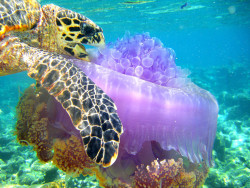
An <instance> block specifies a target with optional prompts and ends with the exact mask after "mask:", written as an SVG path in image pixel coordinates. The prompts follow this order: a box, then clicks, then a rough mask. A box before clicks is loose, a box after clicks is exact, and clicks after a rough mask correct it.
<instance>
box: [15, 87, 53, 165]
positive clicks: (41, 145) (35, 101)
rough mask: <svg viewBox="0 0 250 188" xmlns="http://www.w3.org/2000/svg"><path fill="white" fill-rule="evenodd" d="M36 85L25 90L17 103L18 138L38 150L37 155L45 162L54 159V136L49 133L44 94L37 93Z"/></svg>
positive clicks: (22, 142)
mask: <svg viewBox="0 0 250 188" xmlns="http://www.w3.org/2000/svg"><path fill="white" fill-rule="evenodd" d="M35 93H36V92H35V89H34V87H29V88H28V89H26V90H25V92H24V94H23V96H22V97H21V99H20V101H19V103H18V105H17V119H18V121H17V125H16V135H17V140H18V141H19V142H20V143H21V144H24V145H27V144H30V145H32V146H34V150H35V151H37V157H38V158H39V159H40V160H41V161H44V162H47V161H49V160H51V159H52V156H53V153H52V144H53V143H52V141H53V140H52V138H51V137H50V135H49V131H48V126H49V120H48V117H47V116H48V115H47V110H46V101H45V99H43V97H42V96H43V95H39V94H35Z"/></svg>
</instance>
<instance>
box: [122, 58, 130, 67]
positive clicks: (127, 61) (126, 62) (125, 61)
mask: <svg viewBox="0 0 250 188" xmlns="http://www.w3.org/2000/svg"><path fill="white" fill-rule="evenodd" d="M120 63H121V66H122V67H123V68H124V69H126V68H128V67H130V65H131V63H130V61H129V59H125V58H121V60H120Z"/></svg>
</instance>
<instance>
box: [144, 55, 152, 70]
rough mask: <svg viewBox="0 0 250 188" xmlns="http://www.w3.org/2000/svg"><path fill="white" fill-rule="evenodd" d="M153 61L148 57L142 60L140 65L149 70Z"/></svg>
mask: <svg viewBox="0 0 250 188" xmlns="http://www.w3.org/2000/svg"><path fill="white" fill-rule="evenodd" d="M153 63H154V60H153V59H152V58H150V57H146V58H143V59H142V65H143V66H144V67H146V68H149V67H151V66H152V65H153Z"/></svg>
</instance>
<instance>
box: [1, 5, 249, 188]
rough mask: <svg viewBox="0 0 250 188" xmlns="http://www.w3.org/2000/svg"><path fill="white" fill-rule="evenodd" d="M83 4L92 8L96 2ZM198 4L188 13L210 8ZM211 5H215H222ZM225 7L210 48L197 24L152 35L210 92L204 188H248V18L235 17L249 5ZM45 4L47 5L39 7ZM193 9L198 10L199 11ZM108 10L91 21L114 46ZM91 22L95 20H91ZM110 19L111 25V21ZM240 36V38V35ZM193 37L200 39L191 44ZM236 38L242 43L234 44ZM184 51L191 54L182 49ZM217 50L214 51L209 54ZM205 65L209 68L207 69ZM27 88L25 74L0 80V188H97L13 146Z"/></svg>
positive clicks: (91, 180)
mask: <svg viewBox="0 0 250 188" xmlns="http://www.w3.org/2000/svg"><path fill="white" fill-rule="evenodd" d="M86 2H92V3H95V1H86ZM105 2H106V1H103V4H104V3H105ZM121 2H123V3H124V2H128V1H120V3H121ZM133 2H135V1H133ZM141 2H142V1H141ZM152 2H154V1H152ZM161 2H162V1H161ZM197 2H198V1H191V5H189V6H190V7H187V8H189V9H190V11H192V9H191V8H192V6H193V7H195V6H196V8H197V6H198V5H200V6H208V5H207V4H209V2H210V1H205V2H206V3H204V4H202V2H199V3H197ZM214 2H216V3H218V2H221V1H214ZM229 2H230V3H231V4H227V7H226V11H225V12H227V13H228V11H229V13H228V14H226V15H225V14H224V13H223V14H218V15H213V16H214V18H216V22H215V23H214V25H213V24H211V25H212V26H210V27H209V28H207V30H206V31H204V33H206V34H207V33H209V31H211V29H212V31H213V32H215V33H212V34H214V38H213V41H212V42H213V44H210V43H209V41H207V43H206V40H205V39H204V34H202V33H201V31H200V30H201V29H204V28H205V26H204V25H202V24H201V25H202V26H201V28H199V29H200V30H199V29H198V30H197V29H193V31H190V30H191V29H192V27H191V28H190V30H189V32H188V33H187V35H185V32H187V30H185V29H184V30H183V28H181V27H179V26H182V27H184V28H185V25H181V24H180V25H179V26H178V27H179V30H178V31H177V32H175V31H174V30H170V31H169V33H172V36H173V37H175V38H173V37H172V38H171V35H170V34H169V35H167V36H165V38H164V37H162V36H163V34H162V33H160V34H159V36H158V35H157V34H156V33H157V32H156V31H152V32H151V33H153V36H156V37H158V38H161V37H162V40H163V42H164V43H166V42H168V43H167V44H168V45H167V46H170V47H172V48H174V50H175V51H176V52H177V57H178V58H179V59H178V60H177V64H178V63H179V64H178V65H180V66H181V67H182V68H189V69H190V71H191V72H192V74H191V75H190V76H189V77H190V78H191V79H192V81H193V82H194V83H196V84H197V85H198V86H200V87H202V88H204V89H206V90H209V91H210V92H211V93H212V94H213V95H214V96H215V97H216V99H217V100H218V103H219V107H220V111H219V117H218V129H217V135H216V140H215V144H214V150H213V159H214V166H213V167H212V168H211V169H210V173H209V177H208V178H207V180H206V182H205V185H204V186H205V187H211V188H213V187H250V169H249V168H250V128H249V126H250V78H249V77H250V59H249V43H247V42H246V41H250V37H249V33H248V31H250V29H249V28H250V27H249V22H247V21H246V20H247V19H246V17H247V18H249V15H245V14H249V12H247V11H246V9H245V12H244V11H240V10H241V9H240V7H246V6H247V5H248V6H249V2H247V1H241V2H239V1H228V2H227V3H229ZM45 3H47V2H44V3H43V4H45ZM54 3H55V2H54ZM60 3H61V4H62V5H64V4H65V2H64V1H60V2H58V4H59V5H61V4H60ZM189 3H190V2H189ZM211 3H212V2H211ZM240 3H243V5H242V6H241V4H240ZM173 4H174V3H173ZM173 4H171V6H174V5H173ZM146 5H147V6H150V5H151V4H150V3H147V4H146ZM194 5H195V6H194ZM244 5H245V6H244ZM103 6H105V5H103ZM126 6H127V5H126ZM129 6H138V4H130V5H129ZM166 6H167V5H166ZM178 6H179V4H178ZM230 6H235V7H236V8H238V7H239V8H238V9H236V13H238V15H237V16H238V18H233V19H236V20H233V19H232V20H233V21H232V20H230V21H231V22H230V21H229V19H227V16H228V15H230V14H234V16H235V14H236V13H233V12H230V11H233V10H231V9H232V7H231V9H229V8H230ZM72 7H73V9H77V8H75V7H74V6H73V5H72ZM68 8H70V7H68ZM111 8H112V7H111ZM135 8H136V7H135ZM141 9H142V8H140V10H141ZM145 9H146V8H145ZM197 9H199V7H198V8H197ZM111 10H112V9H106V8H103V9H102V10H96V11H95V13H96V12H97V15H96V17H98V16H99V18H98V21H99V25H101V26H102V27H103V28H105V29H106V31H109V33H108V34H107V39H108V41H112V40H114V38H112V37H117V36H120V37H121V36H122V35H123V34H124V32H122V31H121V32H120V33H119V32H118V31H116V33H115V34H114V36H111V34H110V29H111V28H112V27H110V25H109V24H110V23H109V21H108V17H105V23H102V22H101V15H102V14H101V13H102V11H103V12H104V13H105V11H106V12H107V11H109V12H110V11H111ZM171 10H172V9H171ZM171 10H170V9H169V11H165V12H164V11H163V9H160V8H159V9H157V10H155V12H154V11H151V13H154V14H160V15H163V14H167V13H171ZM223 10H224V9H223ZM238 10H239V11H238ZM247 10H249V9H247ZM98 11H99V12H98ZM157 11H158V12H157ZM237 11H238V12H237ZM93 12H94V11H93ZM93 12H91V11H89V12H87V13H88V14H89V16H90V17H91V16H92V13H93ZM178 12H179V10H178ZM171 16H173V15H171ZM189 16H190V15H189ZM216 16H221V17H222V18H220V17H218V18H217V17H216ZM92 17H93V16H92ZM224 17H225V19H224V20H223V21H221V22H220V24H227V26H228V25H229V26H230V27H231V26H233V27H234V28H236V29H235V31H236V30H237V32H238V33H237V32H233V31H232V30H231V32H232V33H225V38H223V37H222V35H223V32H222V34H221V33H216V32H217V31H218V32H220V31H222V30H223V29H221V25H218V23H217V22H218V19H223V18H224ZM92 19H93V20H95V19H94V18H92ZM110 19H112V17H111V18H110ZM237 19H239V21H241V22H242V23H243V22H245V24H242V25H240V27H243V28H245V29H246V30H245V29H244V30H239V29H238V27H237V26H236V27H235V22H236V21H237ZM176 20H177V21H176V22H177V23H176V24H178V19H176ZM179 21H180V20H179ZM184 21H186V20H184ZM110 22H111V21H110ZM111 23H112V22H111ZM114 23H115V21H114ZM128 23H129V22H128ZM102 24H103V25H102ZM193 27H195V24H193ZM105 29H104V32H105ZM120 29H121V30H122V29H123V28H121V27H120ZM128 29H131V28H128ZM148 30H150V28H148ZM146 31H147V30H146ZM241 31H242V33H240V32H241ZM243 31H244V32H243ZM246 31H247V32H246ZM138 32H140V29H139V30H138V31H137V33H138ZM197 32H198V33H199V34H200V36H197V38H195V35H196V33H197ZM106 33H107V32H106ZM121 33H122V34H121ZM178 34H179V35H178ZM236 35H237V37H242V38H237V37H236ZM160 36H161V37H160ZM190 36H192V37H193V38H192V40H199V39H204V41H203V42H201V43H195V44H193V43H192V40H191V39H190V38H191V37H190ZM226 36H229V37H226ZM210 37H211V36H210ZM216 37H217V38H216ZM178 39H179V40H178ZM234 39H236V40H234ZM183 40H185V41H184V44H183V45H184V46H183V47H182V48H181V47H180V46H181V44H180V43H181V41H183ZM207 40H209V39H207ZM225 41H227V42H228V44H224V45H225V46H223V44H222V43H223V42H225ZM210 42H211V41H210ZM216 42H218V44H217V45H215V44H214V43H216ZM244 42H246V43H244ZM177 44H179V45H177ZM188 44H190V45H188ZM197 44H199V45H200V46H199V48H196V47H195V46H197ZM185 45H186V46H189V47H190V48H186V46H185ZM209 45H210V46H211V45H212V46H213V49H210V48H209V47H208V46H209ZM216 46H217V49H214V48H215V47H216ZM224 47H225V48H226V47H227V48H226V49H225V48H224ZM223 48H224V49H223ZM204 51H207V53H208V54H209V55H208V54H207V53H203V52H204ZM235 51H236V52H235ZM231 52H235V53H231ZM216 53H217V54H216ZM188 54H190V56H188ZM204 54H205V55H204ZM196 56H197V57H196ZM209 58H210V59H209ZM190 59H193V61H192V62H190ZM215 60H217V61H215ZM180 62H182V63H180ZM203 63H204V64H203ZM208 64H210V65H209V66H207V65H208ZM204 65H206V66H204ZM31 83H34V81H33V80H32V79H30V78H29V77H28V76H27V75H26V73H25V72H23V73H18V74H15V75H10V76H5V77H0V129H1V130H0V131H1V134H0V187H8V186H9V187H32V186H33V187H36V185H39V186H44V185H46V183H50V182H58V181H62V182H64V181H65V180H66V182H67V183H66V184H67V187H98V182H97V180H96V179H95V177H83V176H81V177H78V178H71V177H68V176H66V175H65V174H64V173H63V172H62V171H60V170H58V169H57V168H56V167H54V166H53V165H52V164H50V163H48V164H41V163H39V161H38V159H37V157H36V153H35V152H34V151H33V150H32V147H23V146H21V145H19V144H18V143H17V141H16V137H15V135H14V131H15V122H16V119H15V116H16V115H15V107H16V105H17V102H18V99H19V97H20V95H21V93H22V91H24V89H25V88H27V87H28V86H29V85H30V84H31Z"/></svg>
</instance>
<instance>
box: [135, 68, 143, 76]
mask: <svg viewBox="0 0 250 188" xmlns="http://www.w3.org/2000/svg"><path fill="white" fill-rule="evenodd" d="M142 73H143V67H142V66H140V65H139V66H137V67H136V68H135V75H136V76H138V77H139V76H141V75H142Z"/></svg>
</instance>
